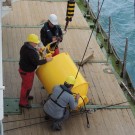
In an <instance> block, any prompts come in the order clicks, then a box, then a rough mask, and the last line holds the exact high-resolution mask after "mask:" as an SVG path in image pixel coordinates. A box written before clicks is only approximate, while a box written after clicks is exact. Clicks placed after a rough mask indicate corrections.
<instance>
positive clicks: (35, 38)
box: [27, 34, 40, 44]
mask: <svg viewBox="0 0 135 135" xmlns="http://www.w3.org/2000/svg"><path fill="white" fill-rule="evenodd" d="M27 41H28V42H32V43H35V44H39V43H40V40H39V38H38V36H37V35H36V34H29V35H28V37H27Z"/></svg>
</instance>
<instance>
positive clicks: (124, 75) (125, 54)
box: [120, 38, 128, 80]
mask: <svg viewBox="0 0 135 135" xmlns="http://www.w3.org/2000/svg"><path fill="white" fill-rule="evenodd" d="M127 51H128V38H126V45H125V52H124V59H123V64H122V71H121V75H120V76H121V77H122V78H123V79H124V80H125V79H126V63H127Z"/></svg>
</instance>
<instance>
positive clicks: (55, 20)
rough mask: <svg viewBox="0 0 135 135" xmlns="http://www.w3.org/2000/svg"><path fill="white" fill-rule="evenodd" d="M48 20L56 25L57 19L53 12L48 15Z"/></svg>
mask: <svg viewBox="0 0 135 135" xmlns="http://www.w3.org/2000/svg"><path fill="white" fill-rule="evenodd" d="M49 21H50V22H51V23H52V24H53V25H58V19H57V16H56V15H55V14H50V16H49Z"/></svg>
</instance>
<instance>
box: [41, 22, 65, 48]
mask: <svg viewBox="0 0 135 135" xmlns="http://www.w3.org/2000/svg"><path fill="white" fill-rule="evenodd" d="M53 36H56V37H60V38H61V39H62V30H61V28H60V26H59V25H55V26H54V27H53V28H50V27H49V23H48V22H46V23H45V24H44V26H43V27H42V29H41V31H40V39H41V41H42V43H43V45H44V46H46V45H47V44H48V43H50V42H52V37H53Z"/></svg>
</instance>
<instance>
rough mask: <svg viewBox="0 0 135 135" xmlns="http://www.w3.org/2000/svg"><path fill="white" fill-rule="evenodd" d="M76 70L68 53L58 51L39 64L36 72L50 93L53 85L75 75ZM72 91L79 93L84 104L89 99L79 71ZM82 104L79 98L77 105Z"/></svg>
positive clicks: (84, 82)
mask: <svg viewBox="0 0 135 135" xmlns="http://www.w3.org/2000/svg"><path fill="white" fill-rule="evenodd" d="M77 71H78V69H77V67H76V65H75V64H74V62H73V60H72V59H71V57H70V56H69V55H68V53H60V54H58V55H56V56H55V57H53V60H52V61H51V62H48V63H46V64H44V65H41V66H39V67H38V69H37V70H36V74H37V76H38V78H39V80H40V81H41V83H42V84H43V86H44V88H45V89H46V90H47V92H48V93H49V94H50V93H51V92H52V89H53V87H54V86H55V85H60V84H63V83H64V81H65V80H66V78H67V76H70V75H72V76H74V77H76V74H77ZM72 92H73V93H79V94H80V95H81V96H82V97H83V99H84V102H85V104H86V103H87V102H88V101H89V100H88V97H87V92H88V83H87V82H86V81H85V79H84V78H83V76H82V75H81V73H78V76H77V78H76V82H75V85H74V87H73V88H72ZM83 105H84V103H83V101H82V100H81V99H79V103H78V107H81V106H83Z"/></svg>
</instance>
